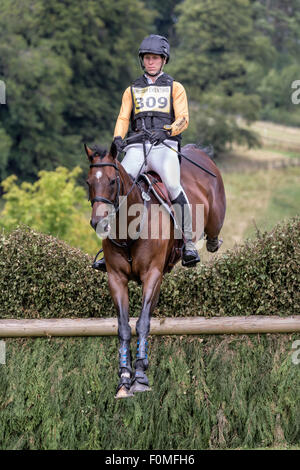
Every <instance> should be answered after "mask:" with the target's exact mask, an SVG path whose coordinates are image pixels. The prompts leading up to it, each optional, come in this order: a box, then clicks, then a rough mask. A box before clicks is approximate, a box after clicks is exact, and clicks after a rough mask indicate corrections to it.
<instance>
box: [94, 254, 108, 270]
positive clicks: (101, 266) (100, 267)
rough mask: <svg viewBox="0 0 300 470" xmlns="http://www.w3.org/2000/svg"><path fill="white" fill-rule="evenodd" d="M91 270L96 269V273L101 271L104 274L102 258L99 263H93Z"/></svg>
mask: <svg viewBox="0 0 300 470" xmlns="http://www.w3.org/2000/svg"><path fill="white" fill-rule="evenodd" d="M92 268H94V269H97V271H102V272H103V273H106V264H105V259H104V257H103V258H101V259H100V260H99V261H94V262H93V264H92Z"/></svg>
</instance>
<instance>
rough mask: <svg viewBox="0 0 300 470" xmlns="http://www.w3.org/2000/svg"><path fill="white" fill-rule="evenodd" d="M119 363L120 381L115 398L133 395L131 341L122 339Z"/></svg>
mask: <svg viewBox="0 0 300 470" xmlns="http://www.w3.org/2000/svg"><path fill="white" fill-rule="evenodd" d="M119 365H120V369H119V377H120V381H119V384H118V386H117V393H116V395H115V398H128V397H133V392H132V391H131V390H130V387H131V384H132V367H131V353H130V342H129V341H121V345H120V349H119Z"/></svg>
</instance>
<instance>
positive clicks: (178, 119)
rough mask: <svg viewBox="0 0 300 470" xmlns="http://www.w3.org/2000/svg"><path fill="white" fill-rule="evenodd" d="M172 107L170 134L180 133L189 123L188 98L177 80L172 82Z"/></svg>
mask: <svg viewBox="0 0 300 470" xmlns="http://www.w3.org/2000/svg"><path fill="white" fill-rule="evenodd" d="M173 107H174V113H175V121H174V122H173V124H172V126H171V131H172V132H171V135H172V136H174V135H178V134H181V132H183V131H184V130H185V129H186V128H187V127H188V125H189V108H188V100H187V96H186V92H185V89H184V87H183V86H182V85H181V83H179V82H175V81H174V82H173Z"/></svg>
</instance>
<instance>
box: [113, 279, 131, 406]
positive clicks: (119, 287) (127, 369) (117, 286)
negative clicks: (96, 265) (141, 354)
mask: <svg viewBox="0 0 300 470" xmlns="http://www.w3.org/2000/svg"><path fill="white" fill-rule="evenodd" d="M108 283H109V288H110V291H111V295H112V298H113V301H114V304H115V306H116V308H117V311H118V336H119V340H120V348H119V377H120V380H119V384H118V387H117V394H116V398H127V397H132V396H133V393H132V392H131V391H130V387H131V383H132V366H131V352H130V339H131V328H130V325H129V312H128V307H129V301H128V279H127V277H125V276H124V277H123V276H120V275H117V274H111V273H109V277H108Z"/></svg>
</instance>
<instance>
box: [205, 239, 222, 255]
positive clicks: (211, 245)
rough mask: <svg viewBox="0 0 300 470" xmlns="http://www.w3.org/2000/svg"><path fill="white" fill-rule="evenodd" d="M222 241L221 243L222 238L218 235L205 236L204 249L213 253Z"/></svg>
mask: <svg viewBox="0 0 300 470" xmlns="http://www.w3.org/2000/svg"><path fill="white" fill-rule="evenodd" d="M222 243H223V240H222V239H220V238H219V237H212V238H209V237H207V240H206V249H207V251H209V252H210V253H215V252H216V251H218V249H219V248H220V246H221V245H222Z"/></svg>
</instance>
